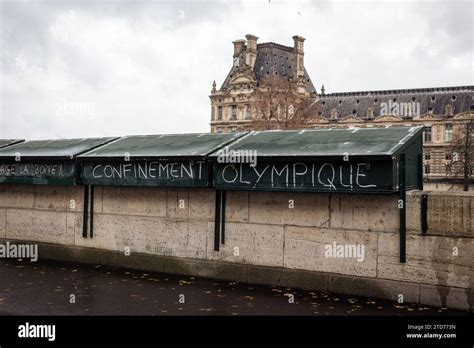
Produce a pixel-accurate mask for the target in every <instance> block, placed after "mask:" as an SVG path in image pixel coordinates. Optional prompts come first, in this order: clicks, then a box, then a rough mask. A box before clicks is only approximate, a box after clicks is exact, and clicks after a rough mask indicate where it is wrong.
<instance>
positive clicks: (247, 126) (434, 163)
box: [210, 34, 474, 189]
mask: <svg viewBox="0 0 474 348" xmlns="http://www.w3.org/2000/svg"><path fill="white" fill-rule="evenodd" d="M246 39H247V40H246V41H245V40H237V41H234V42H233V44H234V54H233V66H232V68H231V69H230V72H229V74H228V75H227V77H226V79H225V80H224V82H223V84H222V86H221V87H220V88H219V89H217V88H216V83H215V82H214V83H213V87H212V91H211V95H210V99H211V132H217V133H219V132H234V131H242V130H251V129H252V117H253V114H254V113H255V109H254V107H253V105H252V96H253V95H254V93H255V90H256V88H258V83H259V81H260V80H261V79H262V78H264V77H266V76H270V75H271V74H274V75H278V76H280V77H283V78H288V79H292V80H293V81H295V82H296V83H297V84H298V91H299V92H301V93H303V94H305V96H306V97H308V98H314V101H315V107H314V115H313V118H312V122H311V126H312V127H313V126H314V127H324V128H329V127H388V126H407V125H413V126H415V125H423V126H424V127H426V128H425V133H424V137H423V141H424V145H423V148H424V154H423V170H424V175H425V181H426V183H427V184H428V187H429V188H441V189H443V188H450V186H449V185H451V184H452V183H453V182H456V181H459V180H461V178H462V176H463V173H460V172H459V168H457V169H456V171H455V172H453V168H455V167H454V166H453V165H452V164H453V153H454V155H455V156H456V155H457V154H456V153H455V150H454V144H453V141H454V140H455V139H458V138H459V133H460V132H465V131H466V127H471V129H472V127H474V126H473V124H474V86H456V87H439V88H419V89H402V90H379V91H360V92H343V93H331V94H326V93H325V91H324V86H323V87H322V88H321V93H319V94H318V93H317V92H316V89H315V88H314V85H313V82H312V81H311V79H310V77H309V75H308V72H307V71H306V69H305V66H304V40H305V39H304V38H302V37H301V36H293V40H294V46H293V47H287V46H283V45H279V44H276V43H262V44H257V39H258V38H257V37H256V36H254V35H250V34H249V35H246ZM473 134H474V130H473V131H471V133H470V136H471V137H472V136H473ZM471 142H472V140H471ZM470 155H471V159H470V168H469V171H470V175H471V180H472V177H473V176H472V175H473V173H472V170H473V167H474V158H473V156H474V154H473V153H472V151H471V153H470ZM446 185H448V186H446ZM443 186H446V187H443Z"/></svg>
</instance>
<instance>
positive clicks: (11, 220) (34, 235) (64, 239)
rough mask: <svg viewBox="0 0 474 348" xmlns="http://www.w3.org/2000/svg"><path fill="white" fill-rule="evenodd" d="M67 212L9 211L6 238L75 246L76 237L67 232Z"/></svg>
mask: <svg viewBox="0 0 474 348" xmlns="http://www.w3.org/2000/svg"><path fill="white" fill-rule="evenodd" d="M66 214H67V213H66V212H57V211H47V210H27V209H8V210H7V233H6V238H12V239H17V240H24V241H41V242H48V243H58V244H73V243H74V235H72V234H68V233H67V230H66Z"/></svg>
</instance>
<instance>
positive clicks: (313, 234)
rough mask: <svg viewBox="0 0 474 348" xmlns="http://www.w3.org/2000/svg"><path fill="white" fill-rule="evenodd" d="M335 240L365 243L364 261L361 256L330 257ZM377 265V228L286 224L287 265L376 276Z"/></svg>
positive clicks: (341, 242) (362, 244)
mask: <svg viewBox="0 0 474 348" xmlns="http://www.w3.org/2000/svg"><path fill="white" fill-rule="evenodd" d="M333 243H336V246H338V245H341V246H343V245H356V246H357V245H359V246H363V247H364V254H363V260H362V258H360V259H361V260H362V261H358V258H357V257H352V258H347V257H342V258H341V257H327V256H326V248H331V250H333V248H332V247H333V246H334V244H333ZM360 250H361V249H360ZM329 255H331V254H329ZM347 256H351V255H347ZM353 256H356V255H353ZM376 265H377V234H376V233H375V232H364V231H348V230H336V229H327V228H310V227H293V226H287V227H286V233H285V267H288V268H296V269H304V270H309V271H321V272H334V273H342V274H352V275H358V276H367V277H375V276H376V272H377V266H376Z"/></svg>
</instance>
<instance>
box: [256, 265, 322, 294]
mask: <svg viewBox="0 0 474 348" xmlns="http://www.w3.org/2000/svg"><path fill="white" fill-rule="evenodd" d="M247 281H248V283H254V284H265V285H278V286H285V287H296V288H300V289H305V290H322V291H327V287H328V275H327V274H324V273H316V272H306V271H300V270H289V269H284V268H281V267H261V266H252V265H249V266H248V274H247Z"/></svg>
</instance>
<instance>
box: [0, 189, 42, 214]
mask: <svg viewBox="0 0 474 348" xmlns="http://www.w3.org/2000/svg"><path fill="white" fill-rule="evenodd" d="M34 204H35V186H34V185H5V184H2V185H0V207H5V208H33V206H34Z"/></svg>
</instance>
